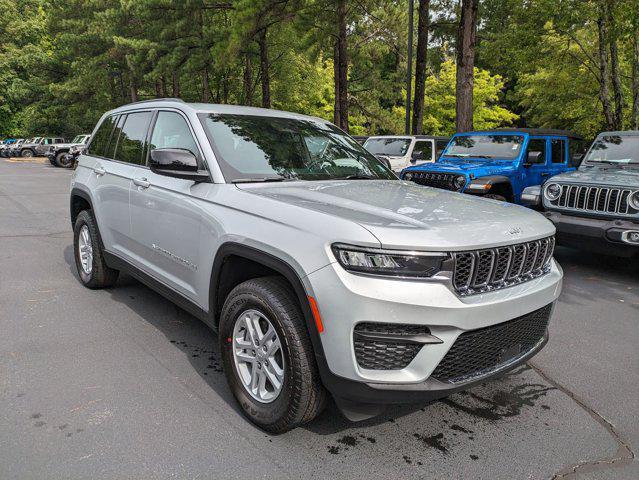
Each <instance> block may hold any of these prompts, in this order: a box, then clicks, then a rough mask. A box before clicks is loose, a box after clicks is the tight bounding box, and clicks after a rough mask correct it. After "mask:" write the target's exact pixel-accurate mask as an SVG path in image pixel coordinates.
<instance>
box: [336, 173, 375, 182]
mask: <svg viewBox="0 0 639 480" xmlns="http://www.w3.org/2000/svg"><path fill="white" fill-rule="evenodd" d="M377 179H378V177H373V176H372V175H361V174H359V173H356V174H354V175H348V176H346V177H344V178H343V180H377Z"/></svg>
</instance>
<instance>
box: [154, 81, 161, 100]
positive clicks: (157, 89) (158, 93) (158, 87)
mask: <svg viewBox="0 0 639 480" xmlns="http://www.w3.org/2000/svg"><path fill="white" fill-rule="evenodd" d="M155 98H162V84H161V83H160V80H159V79H157V80H156V81H155Z"/></svg>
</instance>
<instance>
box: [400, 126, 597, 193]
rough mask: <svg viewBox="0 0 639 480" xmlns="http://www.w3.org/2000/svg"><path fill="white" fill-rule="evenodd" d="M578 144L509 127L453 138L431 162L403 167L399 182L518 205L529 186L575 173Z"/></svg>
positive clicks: (557, 133) (554, 133)
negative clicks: (401, 180)
mask: <svg viewBox="0 0 639 480" xmlns="http://www.w3.org/2000/svg"><path fill="white" fill-rule="evenodd" d="M584 146H585V145H584V141H583V139H582V138H581V137H579V136H577V135H575V134H573V133H570V132H567V131H564V130H549V129H532V128H514V129H503V130H501V129H500V130H488V131H480V132H466V133H458V134H456V135H454V136H453V138H451V140H450V142H449V144H448V146H447V147H446V149H445V150H444V151H443V153H442V155H441V157H439V159H438V160H437V161H436V162H435V163H426V164H423V165H416V166H414V167H408V168H405V169H404V170H403V171H402V173H401V178H402V179H403V180H408V181H413V182H415V183H418V184H419V185H427V186H430V187H436V188H443V189H446V190H453V191H457V192H464V193H470V194H473V195H482V196H484V197H488V198H494V199H496V200H502V201H507V202H514V203H521V193H522V191H523V190H524V188H526V187H528V186H531V185H542V184H543V183H544V182H545V181H546V180H547V179H548V178H550V177H552V176H553V175H557V174H560V173H563V172H566V171H571V170H575V168H576V167H578V166H579V163H580V162H581V159H582V158H583V151H584Z"/></svg>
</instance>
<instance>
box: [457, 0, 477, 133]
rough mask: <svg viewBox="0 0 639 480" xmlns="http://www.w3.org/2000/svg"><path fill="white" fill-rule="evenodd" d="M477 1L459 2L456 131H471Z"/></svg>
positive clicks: (465, 0)
mask: <svg viewBox="0 0 639 480" xmlns="http://www.w3.org/2000/svg"><path fill="white" fill-rule="evenodd" d="M478 8H479V0H461V15H460V18H459V29H458V32H457V78H456V88H457V90H456V104H455V110H456V114H457V131H458V132H467V131H469V130H472V129H473V87H474V81H475V78H474V70H475V42H476V37H477V9H478Z"/></svg>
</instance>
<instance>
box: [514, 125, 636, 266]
mask: <svg viewBox="0 0 639 480" xmlns="http://www.w3.org/2000/svg"><path fill="white" fill-rule="evenodd" d="M535 190H536V191H535ZM524 196H525V197H527V199H528V200H526V199H524V201H527V203H529V204H539V203H543V207H544V210H545V215H546V217H547V218H548V219H549V220H550V221H552V222H553V223H554V224H555V227H556V228H557V241H558V243H560V244H563V245H566V246H571V247H576V248H585V249H588V250H591V251H596V252H599V253H604V254H608V255H615V256H623V257H629V256H633V255H636V254H637V253H639V131H626V132H603V133H600V134H599V135H598V136H597V138H596V139H595V141H594V143H593V144H592V146H591V147H590V150H589V151H588V153H587V154H586V156H585V158H584V161H583V163H582V165H581V167H580V168H579V170H577V171H573V172H567V173H563V174H561V175H556V176H554V177H552V178H551V179H550V180H548V182H546V183H545V184H544V185H543V187H541V188H540V187H536V188H534V187H531V189H529V190H528V191H527V192H525V194H524V195H523V196H522V198H523V197H524Z"/></svg>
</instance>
